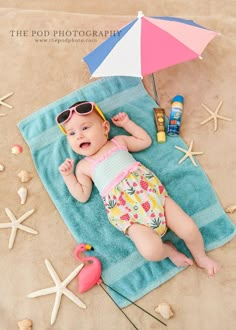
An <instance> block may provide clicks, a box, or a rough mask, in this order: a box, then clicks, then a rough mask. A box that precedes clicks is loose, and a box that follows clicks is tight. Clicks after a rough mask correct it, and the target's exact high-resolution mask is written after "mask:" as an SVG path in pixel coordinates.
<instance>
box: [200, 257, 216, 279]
mask: <svg viewBox="0 0 236 330" xmlns="http://www.w3.org/2000/svg"><path fill="white" fill-rule="evenodd" d="M195 261H196V263H197V265H198V266H199V267H200V268H204V269H205V270H206V271H207V273H208V276H209V277H213V276H214V275H215V274H216V273H217V272H218V271H219V270H220V265H219V264H218V263H217V262H216V261H215V260H213V259H211V258H209V257H208V256H207V255H206V256H205V257H203V258H200V259H199V260H195Z"/></svg>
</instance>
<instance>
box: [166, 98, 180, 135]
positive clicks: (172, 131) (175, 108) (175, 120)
mask: <svg viewBox="0 0 236 330" xmlns="http://www.w3.org/2000/svg"><path fill="white" fill-rule="evenodd" d="M183 106H184V97H183V96H182V95H176V96H175V97H174V98H173V100H172V103H171V110H170V119H169V125H168V131H167V134H168V135H170V136H176V135H179V129H180V124H181V118H182V112H183Z"/></svg>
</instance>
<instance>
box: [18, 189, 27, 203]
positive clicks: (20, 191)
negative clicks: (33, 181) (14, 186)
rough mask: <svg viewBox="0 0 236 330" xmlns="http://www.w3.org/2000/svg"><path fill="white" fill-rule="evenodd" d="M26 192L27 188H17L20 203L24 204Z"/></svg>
mask: <svg viewBox="0 0 236 330" xmlns="http://www.w3.org/2000/svg"><path fill="white" fill-rule="evenodd" d="M27 193H28V190H27V188H25V187H20V188H19V189H18V190H17V194H18V195H19V196H20V203H21V205H23V204H25V202H26V198H27Z"/></svg>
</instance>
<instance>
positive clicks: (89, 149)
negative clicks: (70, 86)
mask: <svg viewBox="0 0 236 330" xmlns="http://www.w3.org/2000/svg"><path fill="white" fill-rule="evenodd" d="M64 126H65V129H66V132H67V140H68V142H69V144H70V146H71V148H72V150H73V151H74V152H76V153H77V154H80V155H83V156H92V155H94V154H96V153H97V152H98V151H99V150H100V149H101V147H102V146H103V145H104V144H105V143H106V141H107V134H108V132H109V128H108V127H109V125H107V122H105V121H103V120H102V119H101V118H100V117H99V115H98V114H97V113H96V112H92V113H90V114H88V115H84V116H79V115H77V114H76V113H73V114H72V116H71V118H70V120H69V121H68V122H67V123H65V125H64Z"/></svg>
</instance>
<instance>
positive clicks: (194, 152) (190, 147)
mask: <svg viewBox="0 0 236 330" xmlns="http://www.w3.org/2000/svg"><path fill="white" fill-rule="evenodd" d="M192 147H193V140H192V141H191V143H190V146H189V148H188V150H185V149H183V148H180V147H177V146H175V148H176V149H178V150H180V151H182V152H184V153H185V156H184V157H183V158H181V159H180V161H179V162H178V164H181V163H183V161H184V160H185V159H187V158H188V157H189V158H190V159H191V161H192V163H193V165H194V166H197V164H196V163H195V160H194V158H193V156H194V155H202V154H203V152H202V151H192Z"/></svg>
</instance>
